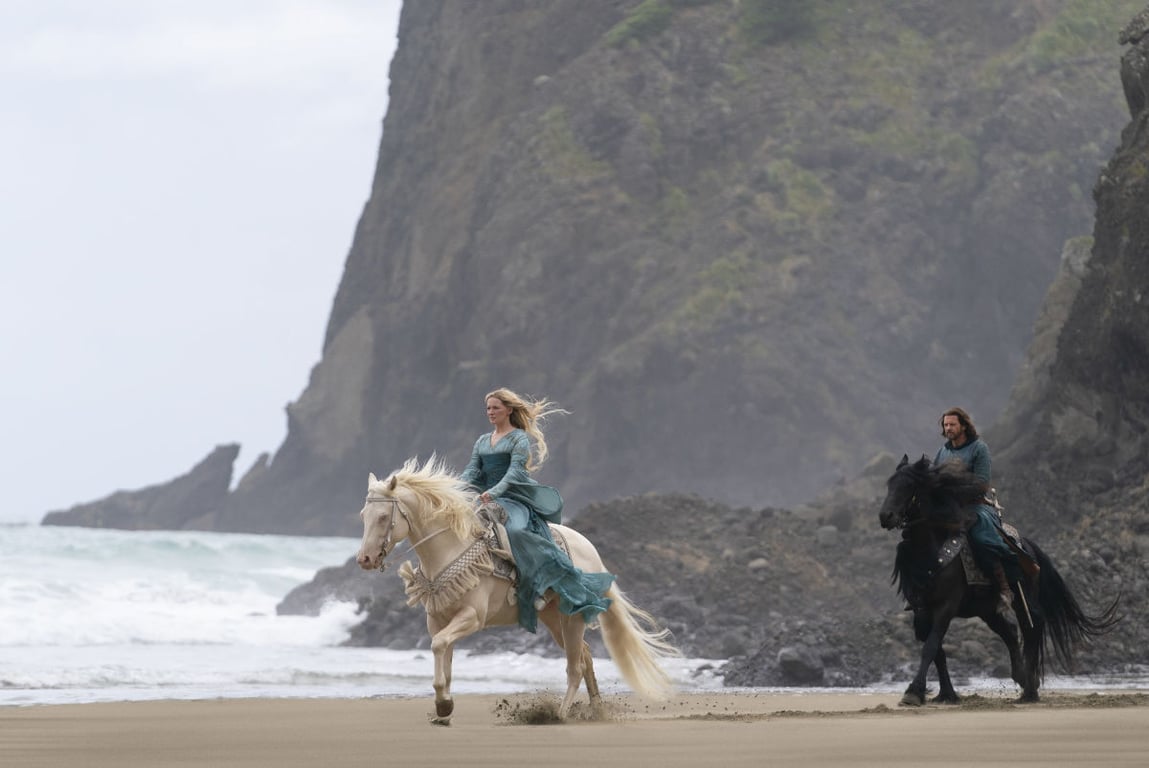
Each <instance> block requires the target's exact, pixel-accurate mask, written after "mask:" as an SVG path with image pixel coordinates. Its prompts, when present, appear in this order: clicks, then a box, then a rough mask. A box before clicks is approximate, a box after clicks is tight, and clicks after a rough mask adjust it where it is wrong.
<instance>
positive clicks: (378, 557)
mask: <svg viewBox="0 0 1149 768" xmlns="http://www.w3.org/2000/svg"><path fill="white" fill-rule="evenodd" d="M397 485H398V480H397V478H396V477H395V475H391V477H389V478H387V479H386V480H383V481H380V480H378V479H377V478H376V477H375V473H374V472H372V473H371V475H370V477H369V478H368V481H367V500H366V501H365V502H364V504H363V509H361V510H359V517H361V518H363V541H362V543H361V544H360V545H359V554H358V555H357V556H356V557H355V562H357V563H359V567H360V568H362V569H363V570H365V571H373V570H375V569H377V568H378V569H380V570H382V569H383V568H384V567H385V561H386V559H387V555H389V554H390V553H391V550H392V549H394V548H395V545H396V544H398V543H399V542H400V541H402V540H403V539H405V538H407V536H409V535H410V533H411V522H410V519H409V518H408V517H407V513H406V511H404V509H403V502H402V501H401V500H400V499H399V497H398V496H397V495H396V487H397Z"/></svg>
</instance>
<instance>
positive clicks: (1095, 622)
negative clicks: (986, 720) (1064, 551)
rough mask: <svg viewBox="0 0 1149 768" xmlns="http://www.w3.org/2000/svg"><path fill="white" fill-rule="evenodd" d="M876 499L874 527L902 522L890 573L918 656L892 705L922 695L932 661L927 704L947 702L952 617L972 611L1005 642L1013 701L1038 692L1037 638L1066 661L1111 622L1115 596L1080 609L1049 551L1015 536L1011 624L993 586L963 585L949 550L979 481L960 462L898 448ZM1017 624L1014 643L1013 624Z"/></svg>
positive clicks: (1041, 651)
mask: <svg viewBox="0 0 1149 768" xmlns="http://www.w3.org/2000/svg"><path fill="white" fill-rule="evenodd" d="M886 489H887V490H886V499H885V501H884V502H882V510H881V513H880V515H879V518H880V520H881V523H882V527H883V528H886V529H887V530H889V529H895V528H900V529H902V530H903V534H902V541H901V542H900V543H899V545H898V554H897V558H896V561H895V564H894V577H893V581H894V583H895V584H896V585H897V588H898V592H899V593H900V594H901V595H902V596H903V597H905V598H906V601H907V602H908V603H909V604H910V607H911V608H912V609H913V612H914V635H915V636H916V637H917V639H918V641H920V642H921V643H923V645H922V658H921V664H920V666H919V667H918V673H917V675H915V676H914V679H913V681H912V682H911V683H910V684H909V687H907V688H906V692H905V695H904V696H903V697H902V704H905V705H911V706H920V705H921V704H923V703H925V696H926V673H927V672H928V671H929V668H930V663H931V662H933V664H934V666H935V667H936V668H937V672H938V688H939V690H938V695H937V696H936V697H935V698H934V699H933V701H934V702H935V703H943V704H956V703H957V702H958V695H957V693H956V692H955V691H954V688H953V683H951V682H950V676H949V670H948V668H947V666H946V654H945V650H944V649H943V648H942V640H943V639H944V638H945V635H946V631H947V630H948V629H949V625H950V622H951V621H953V620H954V619H955V618H971V617H974V616H976V617H978V618H980V619H981V620H982V621H984V622H985V623H986V625H987V626H989V628H990V629H991V630H993V631H994V633H996V634H997V635H998V637H1000V638H1001V639H1002V641H1003V642H1004V643H1005V647H1006V648H1007V649H1008V650H1009V662H1010V676H1011V677H1012V678H1013V680H1014V682H1016V683H1017V684H1018V685H1019V686H1021V697H1020V698H1019V699H1018V701H1021V702H1034V701H1037V700H1038V694H1037V689H1038V687H1039V686H1040V685H1041V681H1042V679H1043V678H1044V674H1045V652H1046V644H1047V642H1050V643H1051V644H1052V646H1053V649H1054V651H1055V653H1056V655H1057V658H1058V660H1059V661H1060V662H1061V663H1062V665H1063V666H1064V667H1065V668H1066V669H1072V667H1073V656H1074V652H1075V649H1076V647H1077V646H1078V645H1079V644H1080V643H1082V642H1084V641H1087V640H1089V639H1091V638H1093V637H1096V636H1099V635H1102V634H1105V633H1106V632H1108V631H1109V630H1110V629H1111V628H1112V627H1113V625H1115V624H1116V623H1117V622H1118V621H1119V620H1120V616H1119V615H1118V614H1117V602H1118V600H1119V599H1120V597H1118V598H1117V599H1115V600H1114V601H1113V603H1112V604H1111V605H1110V606H1109V607H1108V608H1107V609H1106V610H1105V611H1103V612H1102V613H1101V615H1099V616H1091V615H1089V614H1087V613H1086V612H1085V611H1084V610H1082V608H1081V606H1080V605H1079V604H1078V602H1077V599H1076V598H1075V597H1074V596H1073V593H1072V592H1070V590H1069V587H1068V586H1066V584H1065V582H1064V581H1063V580H1062V578H1061V575H1060V574H1059V573H1058V572H1057V569H1056V568H1055V567H1054V566H1053V563H1052V562H1051V561H1050V559H1049V557H1048V556H1047V555H1046V554H1045V553H1044V552H1042V551H1041V549H1040V548H1039V547H1038V546H1037V544H1035V543H1034V542H1033V541H1031V540H1029V539H1027V538H1020V540H1019V542H1018V543H1019V544H1020V548H1021V550H1022V553H1021V554H1020V556H1019V560H1021V561H1022V563H1023V565H1024V566H1027V567H1025V568H1023V572H1024V576H1023V577H1022V579H1021V583H1020V584H1015V585H1013V586H1014V594H1013V609H1014V614H1015V615H1016V616H1017V617H1018V622H1017V624H1015V623H1014V622H1013V621H1012V620H1010V619H1009V618H1007V617H1006V616H1004V615H1003V614H1001V613H999V612H998V610H997V608H998V604H999V600H1000V598H999V591H998V587H997V585H996V584H989V585H984V586H980V585H979V586H975V585H970V584H968V583H967V580H966V574H965V568H964V567H963V565H962V562H961V558H960V557H957V556H956V554H957V553H958V547H959V546H960V545H964V546H969V544H968V543H963V542H964V537H962V538H961V539H954V537H955V536H956V535H957V534H959V533H961V532H964V531H965V530H968V528H969V526H970V525H971V524H972V523H973V521H974V519H975V515H976V514H977V513H976V511H975V510H974V508H973V505H976V504H978V503H981V502H982V501H983V500H984V498H985V493H986V490H987V488H986V486H985V484H984V483H982V482H981V481H980V480H978V478H977V477H976V476H975V475H974V474H973V473H971V472H969V471H967V470H966V469H964V468H963V467H961V465H960V464H944V465H941V466H933V465H932V463H931V462H930V460H929V459H928V458H926V457H925V456H923V457H922V458H921V459H920V460H918V461H916V462H914V463H912V464H911V463H910V461H909V457H907V456H903V457H902V460H901V463H899V464H898V467H897V469H896V470H895V471H894V474H893V475H892V476H891V477H890V479H889V480H888V481H887V483H886ZM1019 625H1020V629H1021V639H1020V642H1019V639H1018V632H1017V627H1018V626H1019Z"/></svg>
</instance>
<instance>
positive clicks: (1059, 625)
mask: <svg viewBox="0 0 1149 768" xmlns="http://www.w3.org/2000/svg"><path fill="white" fill-rule="evenodd" d="M1022 541H1023V543H1024V545H1025V548H1026V549H1027V550H1028V551H1030V552H1032V553H1033V559H1034V560H1035V561H1036V562H1037V564H1038V565H1039V566H1040V567H1041V573H1040V574H1038V577H1037V579H1038V580H1037V601H1038V604H1039V606H1040V608H1039V611H1040V614H1039V616H1035V617H1034V618H1035V620H1036V624H1037V629H1038V633H1039V635H1038V639H1037V646H1038V647H1037V648H1035V649H1032V650H1035V651H1036V652H1037V654H1038V657H1039V659H1042V660H1044V654H1045V642H1046V640H1047V639H1048V640H1050V641H1052V644H1053V649H1054V651H1055V652H1056V654H1057V659H1058V661H1059V662H1060V663H1061V665H1062V666H1063V667H1065V669H1066V670H1072V669H1073V655H1074V651H1075V649H1076V648H1077V646H1079V645H1081V644H1082V643H1085V642H1088V641H1090V640H1092V639H1093V638H1095V637H1099V636H1101V635H1104V634H1105V633H1107V632H1109V631H1110V630H1111V629H1113V627H1114V626H1115V625H1116V624H1117V622H1119V621H1121V615H1120V614H1119V613H1118V612H1117V603H1118V602H1119V601H1120V600H1121V595H1118V596H1117V597H1115V598H1114V599H1113V602H1112V603H1110V605H1109V607H1108V608H1106V609H1105V610H1104V611H1102V612H1101V613H1100V614H1099V615H1097V616H1093V615H1090V614H1088V613H1086V612H1085V610H1084V609H1083V608H1082V607H1081V605H1080V604H1079V603H1078V602H1077V598H1076V597H1074V596H1073V593H1072V592H1071V591H1070V590H1069V586H1068V585H1067V584H1066V583H1065V581H1064V580H1063V579H1062V578H1061V574H1060V573H1058V572H1057V568H1055V567H1054V566H1053V561H1052V560H1050V559H1049V555H1047V554H1045V552H1043V551H1042V550H1041V548H1040V547H1039V546H1037V544H1035V543H1034V542H1033V541H1031V540H1029V539H1023V540H1022ZM1037 668H1038V669H1041V668H1042V666H1040V665H1039V666H1038V667H1037Z"/></svg>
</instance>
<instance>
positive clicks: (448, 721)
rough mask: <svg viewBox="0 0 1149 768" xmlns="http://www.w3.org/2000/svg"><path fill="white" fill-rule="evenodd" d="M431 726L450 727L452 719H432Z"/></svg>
mask: <svg viewBox="0 0 1149 768" xmlns="http://www.w3.org/2000/svg"><path fill="white" fill-rule="evenodd" d="M431 725H442V726H449V725H451V718H449V717H432V718H431Z"/></svg>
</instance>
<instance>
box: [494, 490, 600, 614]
mask: <svg viewBox="0 0 1149 768" xmlns="http://www.w3.org/2000/svg"><path fill="white" fill-rule="evenodd" d="M498 503H499V504H500V505H501V506H502V507H503V509H505V510H506V512H507V522H506V524H505V525H506V529H507V538H508V539H510V544H511V553H512V554H513V555H514V556H515V566H516V567H517V568H518V571H519V584H518V589H517V591H516V595H517V597H518V601H519V625H520V626H521V627H522V628H523V629H526V630H528V631H529V632H534V631H535V629H536V628H537V627H538V611H537V610H535V598H537V597H539V596H540V595H542V594H544V593H545V592H546V591H547V590H548V589H550V590H553V591H554V592H555V594H556V595H558V598H559V611H561V612H562V613H565V614H568V615H574V614H581V615H582V616H583V618H584V619H586V620H587V621H591V620H592V619H594V617H595V616H598V615H599V614H600V613H602V612H603V611H605V610H606V609H607V608H609V607H610V599H609V598H607V597H605V595H606V591H607V590H608V589H610V585H611V584H612V583H613V582H614V576H613V575H612V574H609V573H583V572H582V571H581V570H579V569H578V568H576V567H575V566H574V564H573V563H571V561H570V558H568V557H567V556H566V554H565V553H564V552H563V551H562V550H561V549H559V547H558V545H557V544H555V540H554V539H553V538H552V537H551V530H550V526H548V525H547V524H546V522H545V521H544V520H543V519H542V518H541V517H539V516H538V515H537V514H535V513H534V512H533V511H531V509H530V508H529V507H527V506H526V505H525V504H521V503H520V502H518V501H515V500H514V499H509V498H507V497H505V496H504V497H502V498H500V499H499V500H498Z"/></svg>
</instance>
